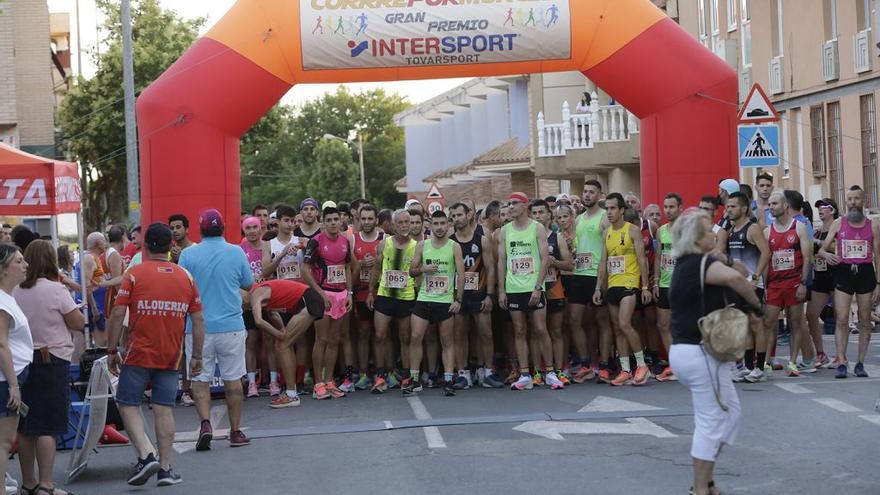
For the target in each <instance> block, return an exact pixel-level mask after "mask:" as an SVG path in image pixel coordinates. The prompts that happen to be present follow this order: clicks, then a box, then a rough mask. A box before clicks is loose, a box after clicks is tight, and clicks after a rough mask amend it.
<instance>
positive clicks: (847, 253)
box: [841, 240, 868, 260]
mask: <svg viewBox="0 0 880 495" xmlns="http://www.w3.org/2000/svg"><path fill="white" fill-rule="evenodd" d="M841 246H842V247H843V257H844V258H846V259H849V260H863V259H867V258H868V241H865V240H862V241H850V240H843V241H842V242H841Z"/></svg>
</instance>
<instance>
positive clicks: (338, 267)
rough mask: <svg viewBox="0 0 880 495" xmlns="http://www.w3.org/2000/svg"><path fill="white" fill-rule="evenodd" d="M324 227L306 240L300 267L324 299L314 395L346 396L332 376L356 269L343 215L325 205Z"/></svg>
mask: <svg viewBox="0 0 880 495" xmlns="http://www.w3.org/2000/svg"><path fill="white" fill-rule="evenodd" d="M322 213H323V215H322V216H323V220H324V222H323V224H324V228H323V230H322V231H321V232H320V233H319V234H318V235H316V236H315V237H314V238H313V239H312V240H310V241H309V244H308V246H306V251H305V256H304V258H303V261H304V262H305V264H306V265H308V268H309V269H308V270H304V271H303V275H304V277H303V278H304V279H305V281H306V283H307V284H308V285H309V286H310V287H311V288H312V289H315V291H317V292H318V293H319V294H321V297H322V298H323V299H324V306H325V309H324V314H325V315H326V316H329V318H322V319H321V320H320V321H318V322H317V323H315V347H314V351H313V352H312V362H313V363H314V366H315V380H316V381H315V390H314V393H313V394H312V396H313V397H314V398H315V399H318V400H322V399H329V398H331V397H333V398H335V399H338V398H341V397H345V392H343V391H341V390H339V388H338V387H337V386H336V383H335V382H334V380H333V371H334V369H335V368H336V358H337V357H338V356H339V343H340V342H341V339H342V332H343V330H344V329H347V327H346V326H345V323H346V321H345V315H347V314H348V312H349V311H351V308H352V306H353V305H354V301H353V294H354V292H353V291H352V274H353V273H354V272H355V266H354V265H355V263H356V261H355V259H354V257H352V255H351V247H350V246H349V241H348V239H347V238H346V237H345V236H342V235H340V232H339V229H340V227H341V226H342V215H340V213H339V210H337V209H336V208H334V207H330V206H328V207H327V208H324V211H323V212H322Z"/></svg>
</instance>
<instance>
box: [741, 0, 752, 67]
mask: <svg viewBox="0 0 880 495" xmlns="http://www.w3.org/2000/svg"><path fill="white" fill-rule="evenodd" d="M750 4H751V0H740V20H741V21H742V33H741V34H740V42H741V43H742V62H743V67H751V66H752V9H751V5H750Z"/></svg>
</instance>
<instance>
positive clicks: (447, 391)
mask: <svg viewBox="0 0 880 495" xmlns="http://www.w3.org/2000/svg"><path fill="white" fill-rule="evenodd" d="M443 397H455V389H454V388H452V387H451V386H449V384H448V383H446V384H444V385H443Z"/></svg>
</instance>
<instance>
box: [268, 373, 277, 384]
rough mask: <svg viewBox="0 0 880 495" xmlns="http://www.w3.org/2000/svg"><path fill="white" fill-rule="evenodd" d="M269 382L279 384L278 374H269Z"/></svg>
mask: <svg viewBox="0 0 880 495" xmlns="http://www.w3.org/2000/svg"><path fill="white" fill-rule="evenodd" d="M269 381H270V382H272V383H278V372H277V371H270V372H269Z"/></svg>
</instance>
